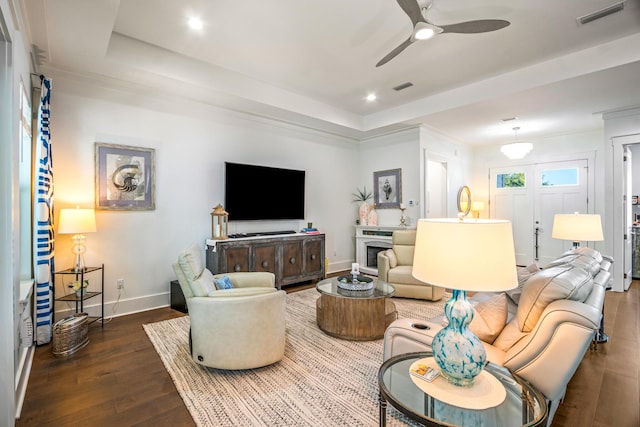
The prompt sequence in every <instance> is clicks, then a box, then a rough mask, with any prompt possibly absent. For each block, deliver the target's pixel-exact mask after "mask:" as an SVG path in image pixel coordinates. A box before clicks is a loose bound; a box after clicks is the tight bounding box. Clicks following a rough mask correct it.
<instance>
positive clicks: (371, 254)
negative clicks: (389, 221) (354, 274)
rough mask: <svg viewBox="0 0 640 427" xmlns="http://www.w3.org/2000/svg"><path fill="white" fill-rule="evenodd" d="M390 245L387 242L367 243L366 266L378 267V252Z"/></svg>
mask: <svg viewBox="0 0 640 427" xmlns="http://www.w3.org/2000/svg"><path fill="white" fill-rule="evenodd" d="M390 247H391V245H389V244H388V243H387V242H384V244H382V243H379V242H368V243H367V267H369V268H375V269H376V270H377V269H378V252H381V251H386V250H387V249H389V248H390Z"/></svg>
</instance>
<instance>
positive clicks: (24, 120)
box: [18, 82, 33, 280]
mask: <svg viewBox="0 0 640 427" xmlns="http://www.w3.org/2000/svg"><path fill="white" fill-rule="evenodd" d="M32 152H33V149H32V142H31V102H30V101H29V97H28V96H27V92H26V90H25V87H24V85H23V84H22V82H20V167H19V171H18V175H19V177H20V279H23V280H24V279H31V278H32V277H33V274H32V262H31V256H32V251H31V243H32V240H31V203H32V202H31V182H32V173H31V153H32Z"/></svg>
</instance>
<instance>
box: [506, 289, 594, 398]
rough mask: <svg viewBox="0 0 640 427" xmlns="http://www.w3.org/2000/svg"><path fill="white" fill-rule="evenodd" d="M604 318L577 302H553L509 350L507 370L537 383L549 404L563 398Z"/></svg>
mask: <svg viewBox="0 0 640 427" xmlns="http://www.w3.org/2000/svg"><path fill="white" fill-rule="evenodd" d="M601 315H602V313H601V312H600V310H598V309H597V308H596V307H593V306H590V305H588V304H584V303H580V302H577V301H570V300H558V301H554V302H552V303H551V304H549V305H548V306H547V308H546V309H545V310H544V312H543V313H542V316H541V317H540V319H539V320H538V323H537V324H536V326H535V328H534V329H533V330H532V331H531V332H530V333H529V334H527V336H526V337H523V338H522V339H521V340H520V341H518V342H517V343H516V344H515V345H514V346H513V347H511V348H510V349H509V350H507V352H506V354H505V359H504V366H506V367H507V368H509V369H511V370H512V371H513V372H515V373H517V374H518V375H520V376H522V377H523V378H525V379H526V380H528V381H530V382H531V383H533V384H534V385H535V386H536V387H537V388H538V389H539V390H540V391H541V392H542V393H543V394H544V395H545V396H546V397H547V398H548V399H549V400H555V399H558V398H560V397H561V396H562V393H564V389H565V388H566V385H567V383H568V382H569V380H570V379H571V377H572V376H573V374H574V372H575V370H576V369H577V367H578V365H579V364H580V362H581V361H582V358H583V356H584V353H585V352H586V350H587V348H588V347H589V344H590V343H591V340H592V338H593V335H594V334H595V332H596V330H597V329H598V327H599V325H600V317H601Z"/></svg>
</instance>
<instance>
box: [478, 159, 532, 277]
mask: <svg viewBox="0 0 640 427" xmlns="http://www.w3.org/2000/svg"><path fill="white" fill-rule="evenodd" d="M489 179H490V180H491V183H490V187H489V188H490V198H489V200H490V202H489V214H490V216H491V218H495V219H508V220H509V221H511V223H512V225H513V242H514V245H515V252H516V264H518V265H528V264H530V263H531V260H532V259H533V257H534V252H533V247H534V234H533V227H532V224H533V221H534V219H533V218H534V209H533V206H534V199H533V195H534V191H533V188H532V186H533V166H531V165H525V166H515V167H502V168H491V169H490V171H489Z"/></svg>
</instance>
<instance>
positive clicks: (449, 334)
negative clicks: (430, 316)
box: [431, 289, 487, 387]
mask: <svg viewBox="0 0 640 427" xmlns="http://www.w3.org/2000/svg"><path fill="white" fill-rule="evenodd" d="M444 313H445V315H446V317H447V319H448V320H449V324H448V325H447V326H446V327H444V328H442V329H441V330H440V331H439V332H438V333H437V334H436V336H435V337H434V338H433V343H432V346H431V347H432V350H433V357H434V359H435V360H436V363H437V364H438V366H439V367H440V370H441V373H442V375H443V376H444V377H445V378H446V379H447V380H448V381H449V382H450V383H451V384H454V385H457V386H462V387H469V386H471V385H473V382H474V380H475V378H476V377H477V376H478V375H480V372H482V369H483V368H484V366H485V364H486V363H487V354H486V352H485V350H484V347H483V345H482V342H480V339H479V338H478V337H476V336H475V335H474V334H473V332H471V330H469V328H468V326H469V324H470V323H471V320H473V306H472V305H471V303H470V302H469V301H468V300H467V293H466V291H460V290H456V289H454V290H453V296H452V297H451V299H450V300H449V301H447V303H446V304H445V306H444Z"/></svg>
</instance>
